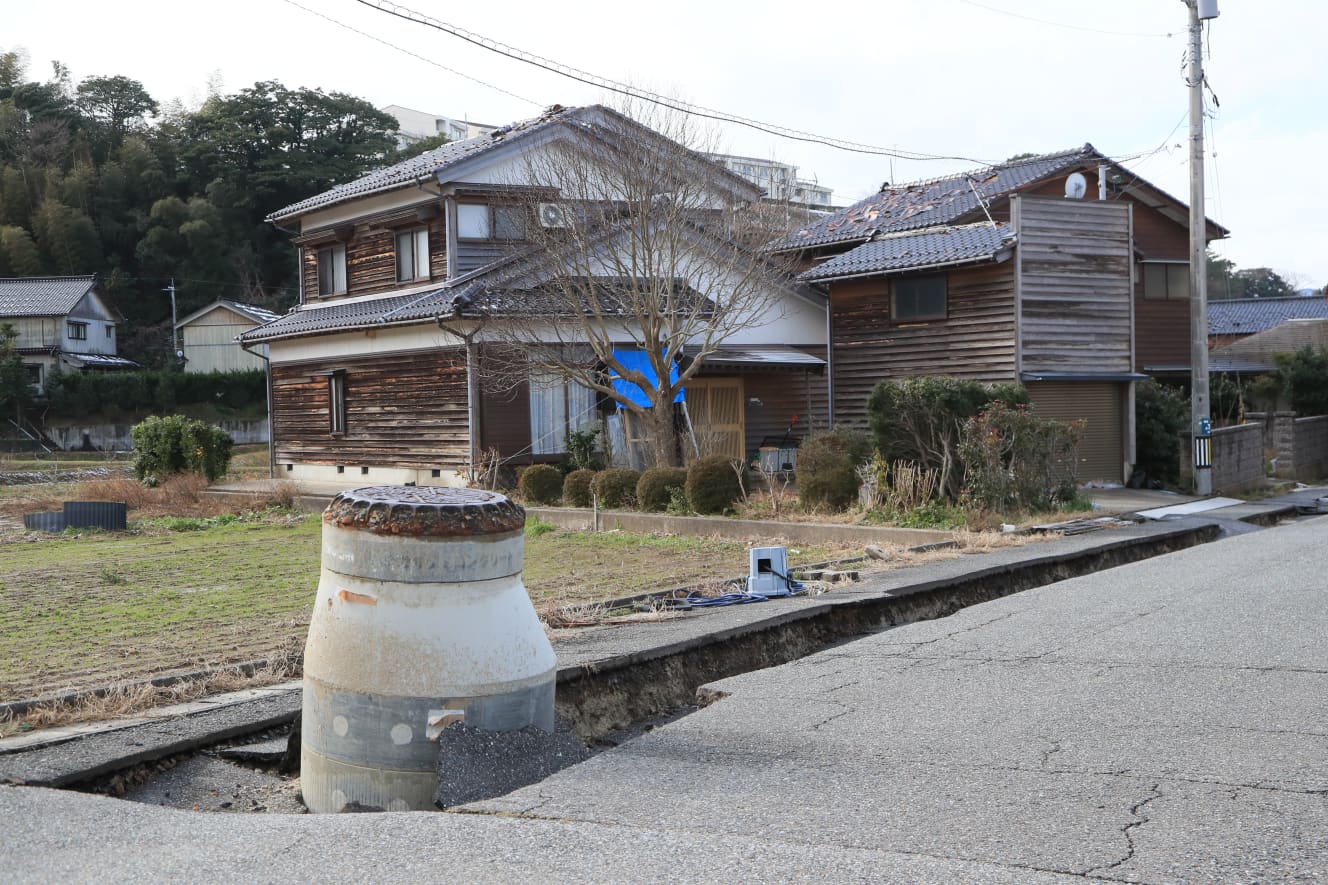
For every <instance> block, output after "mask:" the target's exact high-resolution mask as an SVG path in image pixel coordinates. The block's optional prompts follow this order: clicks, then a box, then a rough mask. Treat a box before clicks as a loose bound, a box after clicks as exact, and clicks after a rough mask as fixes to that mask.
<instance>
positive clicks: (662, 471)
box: [636, 467, 687, 513]
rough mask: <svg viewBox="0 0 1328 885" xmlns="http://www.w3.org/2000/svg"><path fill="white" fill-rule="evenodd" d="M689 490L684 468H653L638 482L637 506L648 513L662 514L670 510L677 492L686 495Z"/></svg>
mask: <svg viewBox="0 0 1328 885" xmlns="http://www.w3.org/2000/svg"><path fill="white" fill-rule="evenodd" d="M686 488H687V470H686V469H685V468H682V467H652V468H650V469H649V470H647V471H645V472H644V473H642V474H641V478H640V479H638V480H637V481H636V504H637V506H638V507H640V508H641V509H642V510H644V511H646V512H647V513H662V512H663V511H665V510H667V509H669V502H670V501H672V500H673V493H674V491H675V490H678V489H681V490H683V492H684V494H685V493H686Z"/></svg>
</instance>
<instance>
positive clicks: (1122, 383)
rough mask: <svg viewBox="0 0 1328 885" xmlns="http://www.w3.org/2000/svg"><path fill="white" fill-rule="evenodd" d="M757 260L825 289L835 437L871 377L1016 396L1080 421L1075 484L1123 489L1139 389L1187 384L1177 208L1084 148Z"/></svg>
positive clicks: (1020, 164)
mask: <svg viewBox="0 0 1328 885" xmlns="http://www.w3.org/2000/svg"><path fill="white" fill-rule="evenodd" d="M1225 233H1226V231H1225V230H1223V229H1222V228H1220V227H1218V226H1217V225H1215V224H1212V223H1210V224H1209V229H1208V236H1209V238H1210V239H1211V238H1215V237H1220V236H1224V235H1225ZM768 248H769V250H770V251H772V252H774V253H777V254H789V255H796V256H797V261H798V265H799V267H800V268H801V269H802V273H801V279H803V280H804V281H807V282H813V283H817V284H820V285H824V286H826V287H827V289H828V292H829V305H830V326H831V332H830V335H831V342H832V346H831V353H830V364H831V402H832V420H834V421H837V422H843V423H849V424H852V423H861V422H862V421H864V420H865V407H866V402H867V397H868V396H869V394H870V392H871V389H872V388H873V387H874V386H875V384H876V383H877V382H878V381H880V380H882V379H887V378H903V377H916V376H923V375H948V376H954V377H961V378H972V379H975V380H980V381H984V382H988V383H994V382H1007V381H1020V382H1023V383H1024V384H1025V386H1026V387H1027V388H1028V391H1029V395H1030V397H1031V398H1032V400H1033V403H1034V406H1035V408H1037V409H1038V411H1039V412H1041V413H1042V414H1045V415H1047V416H1049V417H1053V418H1056V419H1058V420H1075V419H1082V420H1084V421H1085V423H1086V429H1085V434H1084V439H1083V442H1082V443H1081V446H1080V458H1081V464H1080V471H1079V474H1080V479H1081V480H1104V481H1109V482H1120V481H1121V480H1122V479H1124V478H1125V477H1127V476H1128V473H1129V470H1130V466H1131V464H1132V463H1133V461H1134V451H1133V450H1134V427H1133V414H1134V409H1133V382H1134V381H1136V380H1139V379H1142V378H1144V377H1146V376H1147V375H1148V374H1162V373H1173V372H1184V371H1188V366H1189V283H1188V273H1189V262H1188V254H1189V233H1188V209H1187V208H1186V207H1185V206H1184V205H1183V204H1182V203H1180V202H1179V201H1177V200H1175V199H1174V198H1172V197H1170V196H1168V195H1167V194H1165V193H1163V192H1162V191H1160V190H1158V189H1157V188H1155V187H1153V186H1152V185H1150V184H1148V183H1147V182H1145V181H1144V180H1142V179H1141V178H1139V177H1138V176H1137V175H1134V174H1133V173H1130V172H1129V171H1128V170H1126V169H1124V168H1123V167H1121V166H1119V165H1117V164H1115V163H1113V162H1111V161H1110V160H1108V159H1107V158H1106V157H1104V156H1102V155H1101V154H1099V153H1098V152H1097V151H1096V150H1094V149H1093V148H1092V146H1091V145H1086V146H1084V147H1083V148H1081V149H1078V150H1073V151H1066V152H1062V153H1057V154H1049V155H1045V156H1039V157H1030V158H1026V159H1021V160H1017V161H1012V162H1010V163H1006V164H1003V165H1000V166H995V167H990V168H986V169H981V170H977V171H974V172H970V173H963V174H960V175H953V176H947V177H945V178H939V179H935V180H932V181H925V182H920V183H917V184H909V185H899V186H886V187H884V188H883V189H882V190H881V191H880V193H878V194H875V195H873V196H871V197H868V198H867V199H865V200H862V201H861V202H859V203H857V204H856V205H854V206H851V207H849V208H848V209H845V210H843V211H841V212H838V213H836V214H834V215H831V216H827V217H825V218H821V219H818V220H816V221H814V222H813V223H811V224H808V225H806V226H804V227H803V228H801V229H799V230H796V231H794V232H792V233H790V234H789V235H788V236H786V237H783V238H781V239H780V240H778V241H776V242H774V243H772V244H771V245H770V246H769V247H768Z"/></svg>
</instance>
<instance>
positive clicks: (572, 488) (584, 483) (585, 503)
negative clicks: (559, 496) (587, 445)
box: [563, 469, 595, 507]
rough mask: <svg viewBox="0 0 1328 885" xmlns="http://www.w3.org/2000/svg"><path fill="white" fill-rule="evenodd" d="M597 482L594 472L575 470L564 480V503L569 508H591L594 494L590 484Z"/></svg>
mask: <svg viewBox="0 0 1328 885" xmlns="http://www.w3.org/2000/svg"><path fill="white" fill-rule="evenodd" d="M594 481H595V471H593V470H586V469H582V470H573V471H572V472H571V473H569V474H567V476H566V477H564V478H563V503H564V504H566V505H567V506H568V507H589V506H590V505H591V499H592V492H591V491H590V484H591V483H593V482H594Z"/></svg>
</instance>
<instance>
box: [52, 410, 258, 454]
mask: <svg viewBox="0 0 1328 885" xmlns="http://www.w3.org/2000/svg"><path fill="white" fill-rule="evenodd" d="M218 426H219V427H221V429H222V430H224V431H226V433H228V434H230V438H231V439H233V440H234V441H235V444H236V445H237V446H246V445H254V444H257V443H265V442H267V439H268V424H267V419H266V418H264V419H263V420H261V421H220V422H218ZM132 427H133V425H132V424H82V425H79V424H71V425H69V426H67V427H52V426H48V427H47V428H46V435H47V436H48V437H50V438H51V439H52V440H54V441H55V442H56V443H58V444H59V446H60V448H62V449H64V450H65V451H67V452H73V451H84V450H91V449H96V450H98V451H103V452H128V451H132V450H133V448H134V443H133V440H132V439H130V436H129V431H130V428H132Z"/></svg>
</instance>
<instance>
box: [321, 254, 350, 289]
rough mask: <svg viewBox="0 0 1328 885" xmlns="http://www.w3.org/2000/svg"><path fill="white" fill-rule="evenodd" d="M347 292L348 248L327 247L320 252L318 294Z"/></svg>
mask: <svg viewBox="0 0 1328 885" xmlns="http://www.w3.org/2000/svg"><path fill="white" fill-rule="evenodd" d="M345 291H346V247H345V246H341V245H337V246H325V247H323V248H322V249H319V250H318V294H319V295H336V294H337V293H339V292H345Z"/></svg>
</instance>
